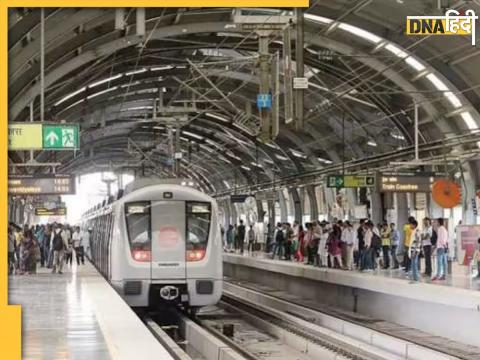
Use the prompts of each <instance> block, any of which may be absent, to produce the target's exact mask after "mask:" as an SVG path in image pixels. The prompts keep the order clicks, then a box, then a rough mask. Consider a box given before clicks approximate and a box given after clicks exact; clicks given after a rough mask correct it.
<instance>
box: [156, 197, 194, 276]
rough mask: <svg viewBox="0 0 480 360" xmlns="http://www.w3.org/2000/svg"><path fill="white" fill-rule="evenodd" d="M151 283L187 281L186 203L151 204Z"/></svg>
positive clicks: (157, 202) (164, 202)
mask: <svg viewBox="0 0 480 360" xmlns="http://www.w3.org/2000/svg"><path fill="white" fill-rule="evenodd" d="M151 216H152V224H151V227H152V260H151V261H152V262H151V271H152V279H161V280H167V279H185V277H186V268H185V202H184V201H152V207H151Z"/></svg>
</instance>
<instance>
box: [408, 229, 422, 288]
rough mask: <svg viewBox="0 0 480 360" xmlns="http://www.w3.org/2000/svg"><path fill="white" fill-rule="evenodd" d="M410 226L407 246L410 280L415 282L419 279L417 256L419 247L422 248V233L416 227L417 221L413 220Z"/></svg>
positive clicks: (418, 256) (418, 255)
mask: <svg viewBox="0 0 480 360" xmlns="http://www.w3.org/2000/svg"><path fill="white" fill-rule="evenodd" d="M410 227H411V228H412V242H411V244H410V247H409V252H410V253H409V257H410V260H411V264H410V266H411V268H412V276H411V278H410V280H412V283H413V282H417V281H419V280H420V274H419V270H418V268H419V263H418V262H419V258H420V249H421V248H422V233H421V231H420V229H419V228H418V222H417V221H416V220H413V221H412V222H411V224H410Z"/></svg>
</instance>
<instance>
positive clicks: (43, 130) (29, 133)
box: [8, 123, 80, 150]
mask: <svg viewBox="0 0 480 360" xmlns="http://www.w3.org/2000/svg"><path fill="white" fill-rule="evenodd" d="M79 148H80V135H79V126H78V124H44V123H43V124H39V123H12V124H8V150H76V149H79Z"/></svg>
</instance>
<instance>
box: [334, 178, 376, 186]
mask: <svg viewBox="0 0 480 360" xmlns="http://www.w3.org/2000/svg"><path fill="white" fill-rule="evenodd" d="M373 186H375V176H373V175H332V176H329V177H328V178H327V187H329V188H361V187H373Z"/></svg>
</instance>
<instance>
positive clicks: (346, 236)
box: [342, 220, 357, 270]
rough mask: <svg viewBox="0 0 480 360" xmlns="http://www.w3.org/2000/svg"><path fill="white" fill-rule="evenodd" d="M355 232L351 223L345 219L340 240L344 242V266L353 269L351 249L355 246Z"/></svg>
mask: <svg viewBox="0 0 480 360" xmlns="http://www.w3.org/2000/svg"><path fill="white" fill-rule="evenodd" d="M356 237H357V232H356V231H355V230H354V229H353V226H352V224H350V222H349V221H348V220H347V221H345V227H344V229H343V231H342V242H343V243H344V244H345V251H346V262H345V267H346V268H347V269H348V270H353V250H354V247H355V242H356V240H355V238H356Z"/></svg>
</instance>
